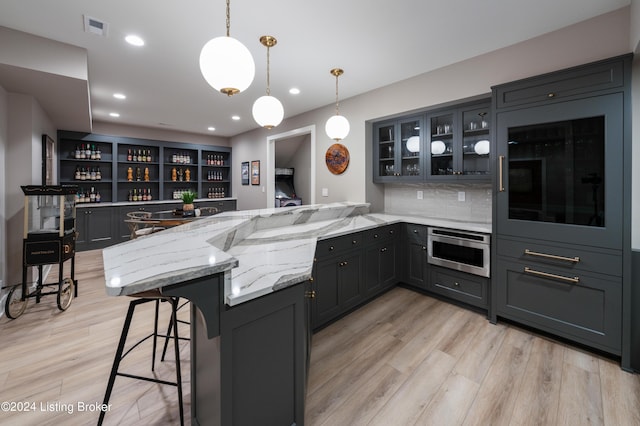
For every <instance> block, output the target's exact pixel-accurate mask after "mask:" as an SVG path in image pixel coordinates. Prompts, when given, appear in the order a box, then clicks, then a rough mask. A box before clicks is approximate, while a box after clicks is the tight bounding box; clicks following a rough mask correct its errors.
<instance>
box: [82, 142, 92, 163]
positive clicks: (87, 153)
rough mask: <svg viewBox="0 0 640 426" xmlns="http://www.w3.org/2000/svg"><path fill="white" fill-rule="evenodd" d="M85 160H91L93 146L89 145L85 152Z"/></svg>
mask: <svg viewBox="0 0 640 426" xmlns="http://www.w3.org/2000/svg"><path fill="white" fill-rule="evenodd" d="M84 158H86V159H87V160H90V159H91V146H90V145H89V144H87V147H86V149H85V151H84Z"/></svg>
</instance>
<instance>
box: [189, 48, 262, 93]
mask: <svg viewBox="0 0 640 426" xmlns="http://www.w3.org/2000/svg"><path fill="white" fill-rule="evenodd" d="M200 71H201V72H202V76H203V77H204V79H205V80H206V81H207V83H209V85H210V86H211V87H213V88H214V89H216V90H218V91H220V92H222V93H224V94H226V95H227V96H232V95H235V94H236V93H240V92H242V91H243V90H246V89H247V88H248V87H249V86H250V85H251V82H252V81H253V77H254V76H255V74H256V64H255V62H253V57H252V56H251V52H249V49H247V48H246V46H245V45H244V44H242V43H240V42H239V41H238V40H236V39H235V38H233V37H229V36H222V37H216V38H214V39H211V40H209V41H208V42H207V44H205V45H204V47H203V48H202V51H201V52H200Z"/></svg>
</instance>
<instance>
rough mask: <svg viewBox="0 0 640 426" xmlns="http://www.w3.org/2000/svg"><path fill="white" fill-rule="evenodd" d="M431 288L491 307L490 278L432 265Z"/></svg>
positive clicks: (440, 292)
mask: <svg viewBox="0 0 640 426" xmlns="http://www.w3.org/2000/svg"><path fill="white" fill-rule="evenodd" d="M428 288H429V290H430V291H432V292H433V293H437V294H440V295H442V296H445V297H448V298H450V299H454V300H457V301H460V302H464V303H466V304H469V305H473V306H477V307H479V308H482V309H487V308H488V307H489V279H488V278H484V277H480V276H477V275H472V274H466V273H464V272H458V271H454V270H452V269H447V268H442V267H440V266H435V265H431V268H430V271H429V286H428Z"/></svg>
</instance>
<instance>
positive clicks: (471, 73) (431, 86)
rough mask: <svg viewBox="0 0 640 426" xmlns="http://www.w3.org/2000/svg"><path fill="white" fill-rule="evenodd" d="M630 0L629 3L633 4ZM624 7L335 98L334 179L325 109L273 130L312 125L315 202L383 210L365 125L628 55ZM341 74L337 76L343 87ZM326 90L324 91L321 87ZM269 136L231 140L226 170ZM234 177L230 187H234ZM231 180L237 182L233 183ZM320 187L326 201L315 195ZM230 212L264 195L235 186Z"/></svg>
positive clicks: (255, 153) (257, 133) (257, 151)
mask: <svg viewBox="0 0 640 426" xmlns="http://www.w3.org/2000/svg"><path fill="white" fill-rule="evenodd" d="M636 1H637V0H636ZM629 13H630V9H629V8H628V7H627V8H623V9H619V10H617V11H614V12H611V13H608V14H605V15H601V16H599V17H596V18H593V19H590V20H587V21H584V22H581V23H578V24H576V25H572V26H569V27H566V28H564V29H561V30H558V31H555V32H552V33H549V34H546V35H543V36H540V37H537V38H534V39H531V40H527V41H525V42H522V43H518V44H515V45H513V46H509V47H507V48H504V49H500V50H497V51H494V52H490V53H487V54H484V55H480V56H478V57H475V58H471V59H469V60H466V61H463V62H459V63H456V64H453V65H450V66H447V67H444V68H441V69H438V70H435V71H433V72H429V73H425V74H422V75H419V76H417V77H414V78H411V79H408V80H404V81H401V82H399V83H396V84H393V85H390V86H386V87H383V88H380V89H377V90H374V91H371V92H369V93H365V94H363V95H360V96H356V97H353V98H349V99H344V100H341V102H340V113H341V114H343V115H344V116H345V117H347V118H348V119H349V122H350V124H351V132H350V134H349V135H348V136H347V138H346V139H345V140H344V141H343V142H342V143H343V144H344V145H346V146H347V148H348V149H349V152H350V158H351V160H350V164H349V167H348V169H347V170H346V172H345V173H343V174H342V175H333V174H331V173H330V172H329V171H328V170H327V168H326V166H325V165H324V154H325V152H326V150H327V148H328V147H329V146H330V145H331V144H332V143H333V141H332V140H331V139H329V138H328V137H327V136H326V134H325V133H324V131H323V130H320V129H324V123H325V122H326V120H327V119H328V118H329V117H330V116H331V115H332V114H333V113H334V109H333V108H334V106H333V105H328V106H326V107H324V108H320V109H317V110H314V111H310V112H308V113H305V114H301V115H299V116H296V117H293V118H288V119H286V120H285V121H284V122H283V123H282V124H280V125H279V126H278V127H277V128H275V129H273V130H271V132H274V133H282V132H287V131H291V130H293V129H296V128H300V127H304V126H309V125H312V124H315V125H316V126H317V127H318V129H319V131H318V134H317V146H316V157H317V172H316V200H318V202H322V203H324V202H333V201H343V200H351V201H356V202H363V201H368V202H371V203H372V210H374V211H375V210H382V209H384V191H385V187H384V185H376V184H373V183H372V179H373V174H372V167H371V162H372V159H371V151H372V150H371V135H370V131H371V127H370V123H371V122H372V121H373V120H378V119H381V118H384V117H389V116H392V115H397V114H400V113H405V112H410V111H413V110H417V109H421V108H425V107H429V106H433V105H438V104H442V103H446V102H452V101H455V100H457V99H463V98H468V97H475V96H479V95H482V94H488V93H490V91H491V86H493V85H496V84H501V83H506V82H509V81H513V80H517V79H520V78H525V77H529V76H534V75H538V74H541V73H545V72H551V71H555V70H559V69H563V68H567V67H571V66H576V65H580V64H584V63H588V62H592V61H596V60H599V59H605V58H609V57H612V56H616V55H621V54H624V53H628V52H629V27H630V19H629ZM350 78H354V79H355V78H358V76H353V75H349V70H345V74H344V75H343V76H342V77H340V84H341V86H343V87H345V86H348V84H349V79H350ZM327 90H330V88H329V87H328V88H327ZM268 135H269V131H267V130H264V129H258V130H254V131H251V132H247V133H244V134H242V135H238V136H236V137H233V138H232V146H233V149H234V163H233V168H234V170H239V169H240V162H241V161H248V160H250V159H260V160H262V161H264V160H265V159H266V144H265V143H264V141H265V139H266V138H267V136H268ZM239 179H240V177H239V175H238V174H237V173H236V174H234V181H233V186H234V189H237V188H239V187H240V182H239ZM236 182H237V183H236ZM321 188H328V189H329V197H321V196H320V191H321ZM236 195H237V196H238V208H239V209H249V208H260V207H264V206H266V205H267V200H266V194H265V193H264V192H262V191H261V188H257V187H249V188H248V187H243V188H240V190H239V191H238V192H237V193H236Z"/></svg>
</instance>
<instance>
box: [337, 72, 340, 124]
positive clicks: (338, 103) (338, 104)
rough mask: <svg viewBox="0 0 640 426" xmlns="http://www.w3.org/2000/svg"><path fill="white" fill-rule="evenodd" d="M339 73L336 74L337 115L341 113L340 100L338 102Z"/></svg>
mask: <svg viewBox="0 0 640 426" xmlns="http://www.w3.org/2000/svg"><path fill="white" fill-rule="evenodd" d="M338 77H339V76H338V75H336V115H340V113H339V111H340V102H338Z"/></svg>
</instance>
